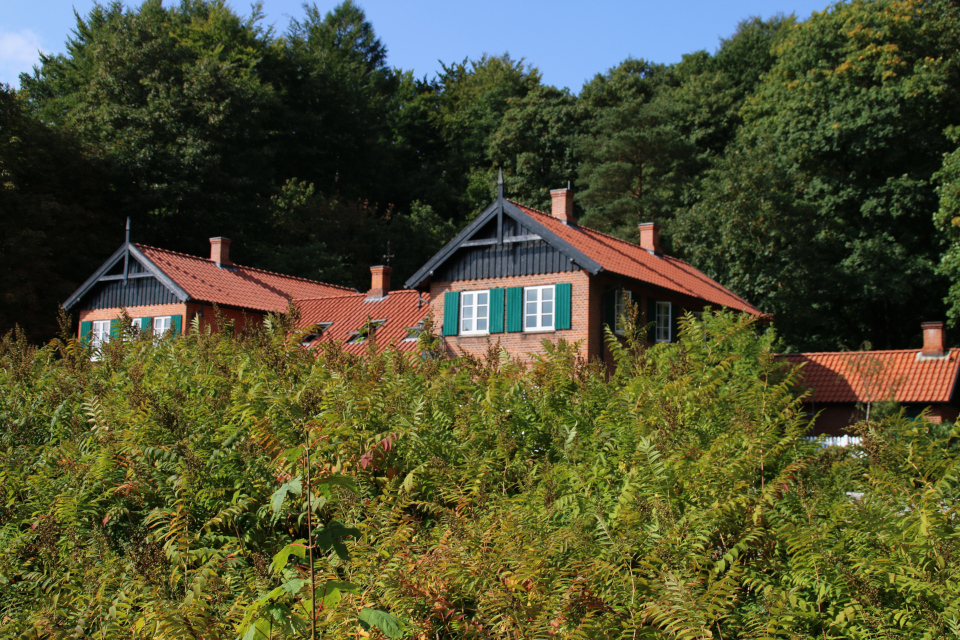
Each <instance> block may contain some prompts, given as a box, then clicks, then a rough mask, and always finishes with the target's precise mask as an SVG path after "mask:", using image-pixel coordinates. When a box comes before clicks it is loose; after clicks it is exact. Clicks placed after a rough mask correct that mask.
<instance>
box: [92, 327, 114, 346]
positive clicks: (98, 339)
mask: <svg viewBox="0 0 960 640" xmlns="http://www.w3.org/2000/svg"><path fill="white" fill-rule="evenodd" d="M92 337H93V340H92V342H91V344H92V345H93V348H94V349H97V348H99V347H101V346H103V345H104V344H106V343H107V342H110V321H109V320H94V321H93V332H92Z"/></svg>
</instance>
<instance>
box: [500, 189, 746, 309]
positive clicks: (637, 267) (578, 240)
mask: <svg viewBox="0 0 960 640" xmlns="http://www.w3.org/2000/svg"><path fill="white" fill-rule="evenodd" d="M510 202H513V204H515V205H516V206H517V207H519V208H520V209H521V210H522V211H523V212H524V213H526V214H528V215H530V216H531V217H532V218H533V219H534V220H536V221H537V222H539V223H540V224H542V225H543V226H545V227H547V229H549V230H550V231H552V232H553V233H555V234H557V235H558V236H560V238H562V239H563V240H565V241H566V242H568V243H570V244H571V245H572V246H573V247H574V248H576V249H577V250H579V251H581V252H582V253H583V254H584V255H586V256H587V257H589V258H590V259H592V260H594V261H596V262H597V263H598V264H600V266H602V267H603V269H604V270H605V271H610V272H611V273H615V274H618V275H622V276H626V277H628V278H634V279H636V280H640V281H642V282H649V283H650V284H653V285H656V286H659V287H663V288H664V289H669V290H670V291H676V292H677V293H681V294H684V295H688V296H692V297H695V298H700V299H701V300H706V301H707V302H710V303H713V304H715V305H718V306H721V307H729V308H730V309H736V310H738V311H746V312H747V313H751V314H753V315H760V313H761V312H760V310H759V309H758V308H757V307H755V306H753V305H752V304H750V303H749V302H747V301H746V300H744V299H743V298H741V297H740V296H738V295H736V294H735V293H733V292H732V291H730V290H729V289H727V288H726V287H724V286H723V285H721V284H719V283H718V282H717V281H715V280H713V279H712V278H710V277H708V276H707V275H706V274H704V273H702V272H700V271H698V270H697V269H695V268H694V267H692V266H690V265H689V264H687V263H686V262H684V261H683V260H679V259H677V258H674V257H671V256H667V255H659V256H657V255H653V254H652V253H650V252H649V251H647V250H646V249H642V248H641V247H640V246H638V245H635V244H633V243H631V242H627V241H626V240H620V239H619V238H614V237H613V236H608V235H607V234H605V233H601V232H599V231H595V230H594V229H589V228H587V227H581V226H579V225H578V226H567V225H565V224H564V223H563V222H561V221H560V220H558V219H557V218H554V217H553V216H551V215H550V214H548V213H544V212H543V211H538V210H536V209H532V208H530V207H528V206H525V205H522V204H520V203H519V202H514V201H513V200H511V201H510Z"/></svg>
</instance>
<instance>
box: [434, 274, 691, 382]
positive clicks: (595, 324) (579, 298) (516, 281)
mask: <svg viewBox="0 0 960 640" xmlns="http://www.w3.org/2000/svg"><path fill="white" fill-rule="evenodd" d="M560 282H569V283H571V284H572V285H573V291H572V294H573V298H572V301H573V305H572V306H573V308H572V318H571V320H572V321H571V329H570V330H566V331H547V332H539V333H525V332H522V333H519V332H518V333H496V334H491V335H489V336H444V337H443V340H444V344H445V345H446V348H447V353H448V354H449V355H451V356H456V355H458V354H459V353H460V352H461V350H463V351H465V352H467V353H470V354H473V355H476V356H481V355H483V354H484V353H486V350H487V347H488V345H489V344H496V342H497V341H498V340H499V341H500V344H501V345H502V346H503V347H504V348H505V349H506V350H507V352H508V353H510V355H513V356H520V357H521V358H523V359H524V360H529V359H530V358H529V356H530V354H539V353H542V352H543V346H542V342H543V340H544V339H548V340H550V341H552V342H554V343H555V342H556V341H557V339H558V338H561V337H562V338H564V339H565V340H567V341H568V342H576V341H578V340H579V341H581V345H580V353H581V354H582V356H583V357H584V358H585V359H588V360H596V359H602V360H603V361H604V362H605V363H606V364H607V366H608V367H612V366H613V359H612V357H611V354H610V351H609V349H607V348H606V345H605V344H604V340H605V337H604V332H603V322H604V320H605V318H604V315H603V314H604V309H603V300H604V297H603V296H604V291H606V290H607V289H609V288H610V287H614V286H617V284H618V283H620V282H621V281H620V280H618V279H617V278H615V277H612V276H604V275H601V276H599V277H592V276H590V275H589V274H588V273H587V272H585V271H574V272H566V273H550V274H543V275H535V276H513V277H505V278H484V279H480V280H461V281H457V282H432V283H431V284H430V300H431V302H430V305H431V310H432V312H433V317H434V318H437V320H438V321H442V319H443V294H444V293H446V292H447V291H474V290H480V289H494V288H508V287H527V286H536V285H543V284H557V283H560ZM622 287H623V288H624V289H625V290H627V291H630V292H632V293H633V301H634V303H636V304H637V306H638V310H639V312H640V314H641V317H640V322H641V324H646V323H647V319H646V313H647V299H648V297H652V298H653V299H654V300H661V301H664V302H672V303H673V305H674V310H675V311H676V310H677V309H683V310H684V311H703V308H704V303H703V301H702V300H697V299H696V298H690V297H686V296H682V295H679V294H676V293H673V292H668V291H656V290H654V289H652V288H650V287H644V286H643V285H642V284H640V283H636V282H632V281H623V282H622ZM674 338H676V336H674Z"/></svg>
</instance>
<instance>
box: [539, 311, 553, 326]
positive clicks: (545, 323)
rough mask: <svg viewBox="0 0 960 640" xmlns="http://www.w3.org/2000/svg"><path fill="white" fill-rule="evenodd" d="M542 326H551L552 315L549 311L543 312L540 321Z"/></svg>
mask: <svg viewBox="0 0 960 640" xmlns="http://www.w3.org/2000/svg"><path fill="white" fill-rule="evenodd" d="M540 326H542V327H552V326H553V316H552V315H550V314H549V313H545V314H543V322H542V323H541V325H540Z"/></svg>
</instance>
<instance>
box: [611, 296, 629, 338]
mask: <svg viewBox="0 0 960 640" xmlns="http://www.w3.org/2000/svg"><path fill="white" fill-rule="evenodd" d="M624 296H626V298H627V300H629V301H630V303H631V304H632V303H633V291H627V290H626V289H621V290H620V294H619V295H618V296H617V299H616V301H615V303H614V305H613V308H614V312H615V315H614V319H613V324H614V328H613V332H614V333H616V334H617V335H618V336H622V335H624V334H625V333H626V332H627V329H626V327H623V326H621V325H620V318H622V317H623V316H624V314H625V313H626V312H627V305H625V304H624V303H623V302H624V300H623V298H624Z"/></svg>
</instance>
